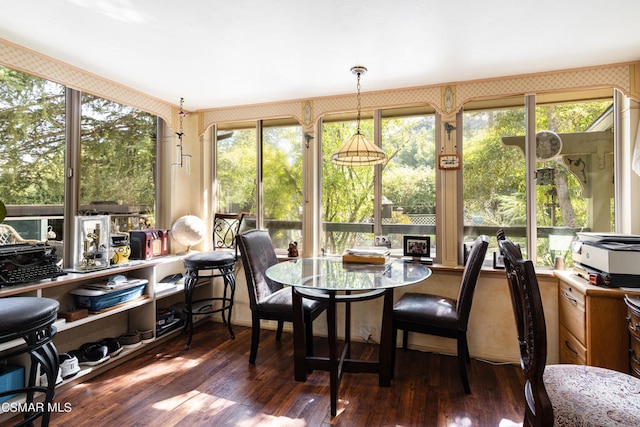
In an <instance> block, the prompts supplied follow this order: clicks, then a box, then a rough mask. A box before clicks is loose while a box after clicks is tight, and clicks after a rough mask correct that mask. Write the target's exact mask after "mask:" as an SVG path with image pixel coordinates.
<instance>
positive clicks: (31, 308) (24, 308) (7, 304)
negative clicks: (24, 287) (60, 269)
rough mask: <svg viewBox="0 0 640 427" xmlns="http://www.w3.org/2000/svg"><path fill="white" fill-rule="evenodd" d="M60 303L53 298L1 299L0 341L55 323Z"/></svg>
mask: <svg viewBox="0 0 640 427" xmlns="http://www.w3.org/2000/svg"><path fill="white" fill-rule="evenodd" d="M59 307H60V303H59V302H58V301H56V300H54V299H51V298H37V297H10V298H1V299H0V342H4V341H6V340H9V339H13V338H14V337H15V336H21V335H22V333H24V332H27V331H30V330H33V329H37V328H40V327H42V326H44V325H46V324H48V323H53V322H54V321H55V320H56V318H57V316H58V308H59Z"/></svg>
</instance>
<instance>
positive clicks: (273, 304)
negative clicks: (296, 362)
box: [237, 230, 326, 364]
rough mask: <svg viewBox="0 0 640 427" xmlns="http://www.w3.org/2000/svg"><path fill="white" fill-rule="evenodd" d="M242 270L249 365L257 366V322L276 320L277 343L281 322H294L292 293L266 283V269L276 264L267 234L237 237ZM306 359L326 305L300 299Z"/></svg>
mask: <svg viewBox="0 0 640 427" xmlns="http://www.w3.org/2000/svg"><path fill="white" fill-rule="evenodd" d="M237 240H238V247H239V249H240V256H241V259H242V264H243V266H244V272H245V277H246V280H247V287H248V291H249V306H250V308H251V352H250V353H249V363H251V364H254V363H255V362H256V356H257V355H258V343H259V341H260V320H262V319H264V320H276V321H277V322H278V328H277V331H276V341H280V338H281V337H282V328H283V326H284V322H292V321H293V297H292V289H291V288H290V287H288V286H284V285H282V284H280V283H277V282H274V281H272V280H269V278H268V277H267V276H266V275H265V271H266V270H267V268H269V267H271V266H272V265H275V264H277V263H278V258H277V256H276V252H275V250H274V248H273V244H272V241H271V237H269V233H268V232H267V231H266V230H248V231H245V232H244V233H241V234H239V235H238V237H237ZM302 304H303V309H304V323H305V335H306V346H307V349H306V351H307V355H308V356H311V355H313V320H314V319H315V318H317V317H318V316H319V315H320V314H321V313H322V312H323V311H324V310H325V308H326V303H324V302H321V301H314V300H310V299H307V298H303V299H302Z"/></svg>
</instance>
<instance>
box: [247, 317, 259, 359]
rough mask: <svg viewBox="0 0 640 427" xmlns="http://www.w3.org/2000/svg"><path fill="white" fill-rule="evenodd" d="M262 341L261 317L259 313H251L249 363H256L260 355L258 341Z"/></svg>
mask: <svg viewBox="0 0 640 427" xmlns="http://www.w3.org/2000/svg"><path fill="white" fill-rule="evenodd" d="M259 342H260V317H258V314H257V313H252V314H251V351H250V353H249V363H251V364H252V365H253V364H255V363H256V356H257V355H258V343H259Z"/></svg>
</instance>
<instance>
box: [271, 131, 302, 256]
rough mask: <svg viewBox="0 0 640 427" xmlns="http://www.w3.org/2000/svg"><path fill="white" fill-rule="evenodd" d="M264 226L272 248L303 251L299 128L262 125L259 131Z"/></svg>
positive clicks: (300, 134) (300, 133) (300, 139)
mask: <svg viewBox="0 0 640 427" xmlns="http://www.w3.org/2000/svg"><path fill="white" fill-rule="evenodd" d="M262 144H263V148H262V163H263V168H262V181H263V182H262V185H263V189H262V192H263V196H264V197H263V200H264V214H263V215H264V219H263V226H264V228H266V229H267V230H269V235H270V236H271V240H272V242H273V245H274V246H275V247H276V248H278V249H282V248H287V247H288V245H289V242H297V244H298V248H299V249H301V248H302V244H303V242H302V238H303V236H302V184H303V180H302V127H301V126H297V125H296V126H294V125H286V124H285V125H283V124H279V123H277V122H269V121H265V122H264V124H263V131H262Z"/></svg>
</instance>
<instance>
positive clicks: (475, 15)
mask: <svg viewBox="0 0 640 427" xmlns="http://www.w3.org/2000/svg"><path fill="white" fill-rule="evenodd" d="M639 19H640V1H639V0H604V1H603V0H532V1H524V0H361V1H357V0H269V1H266V0H186V1H177V0H20V1H8V0H4V1H2V2H0V38H3V39H6V40H9V41H11V42H14V43H17V44H19V45H22V46H25V47H27V48H30V49H32V50H35V51H37V52H41V53H43V54H45V55H48V56H51V57H54V58H56V59H59V60H62V61H64V62H67V63H69V64H71V65H74V66H76V67H79V68H81V69H84V70H86V71H89V72H92V73H95V74H98V75H100V76H103V77H106V78H108V79H111V80H114V81H117V82H119V83H121V84H124V85H126V86H129V87H131V88H134V89H137V90H139V91H142V92H144V93H147V94H149V95H152V96H155V97H158V98H160V99H163V100H165V101H167V102H170V103H172V104H178V103H179V99H180V98H181V97H184V100H185V103H184V106H185V109H187V110H191V111H193V110H198V109H205V108H215V107H222V106H231V105H243V104H253V103H263V102H273V101H279V100H287V99H301V98H309V97H318V96H327V95H336V94H345V93H354V92H355V83H356V80H355V77H354V76H353V75H352V74H351V73H350V71H349V70H350V68H351V67H352V66H354V65H364V66H366V67H367V68H368V69H369V71H368V73H367V74H365V75H364V76H363V77H362V91H363V92H368V91H375V90H382V89H390V88H399V87H411V86H422V85H432V84H440V83H450V82H456V81H463V80H473V79H481V78H491V77H500V76H507V75H516V74H526V73H533V72H541V71H552V70H559V69H568V68H574V67H584V66H591V65H602V64H611V63H618V62H627V61H635V60H639V59H640V30H639V29H638V28H639V27H638V22H639Z"/></svg>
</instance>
